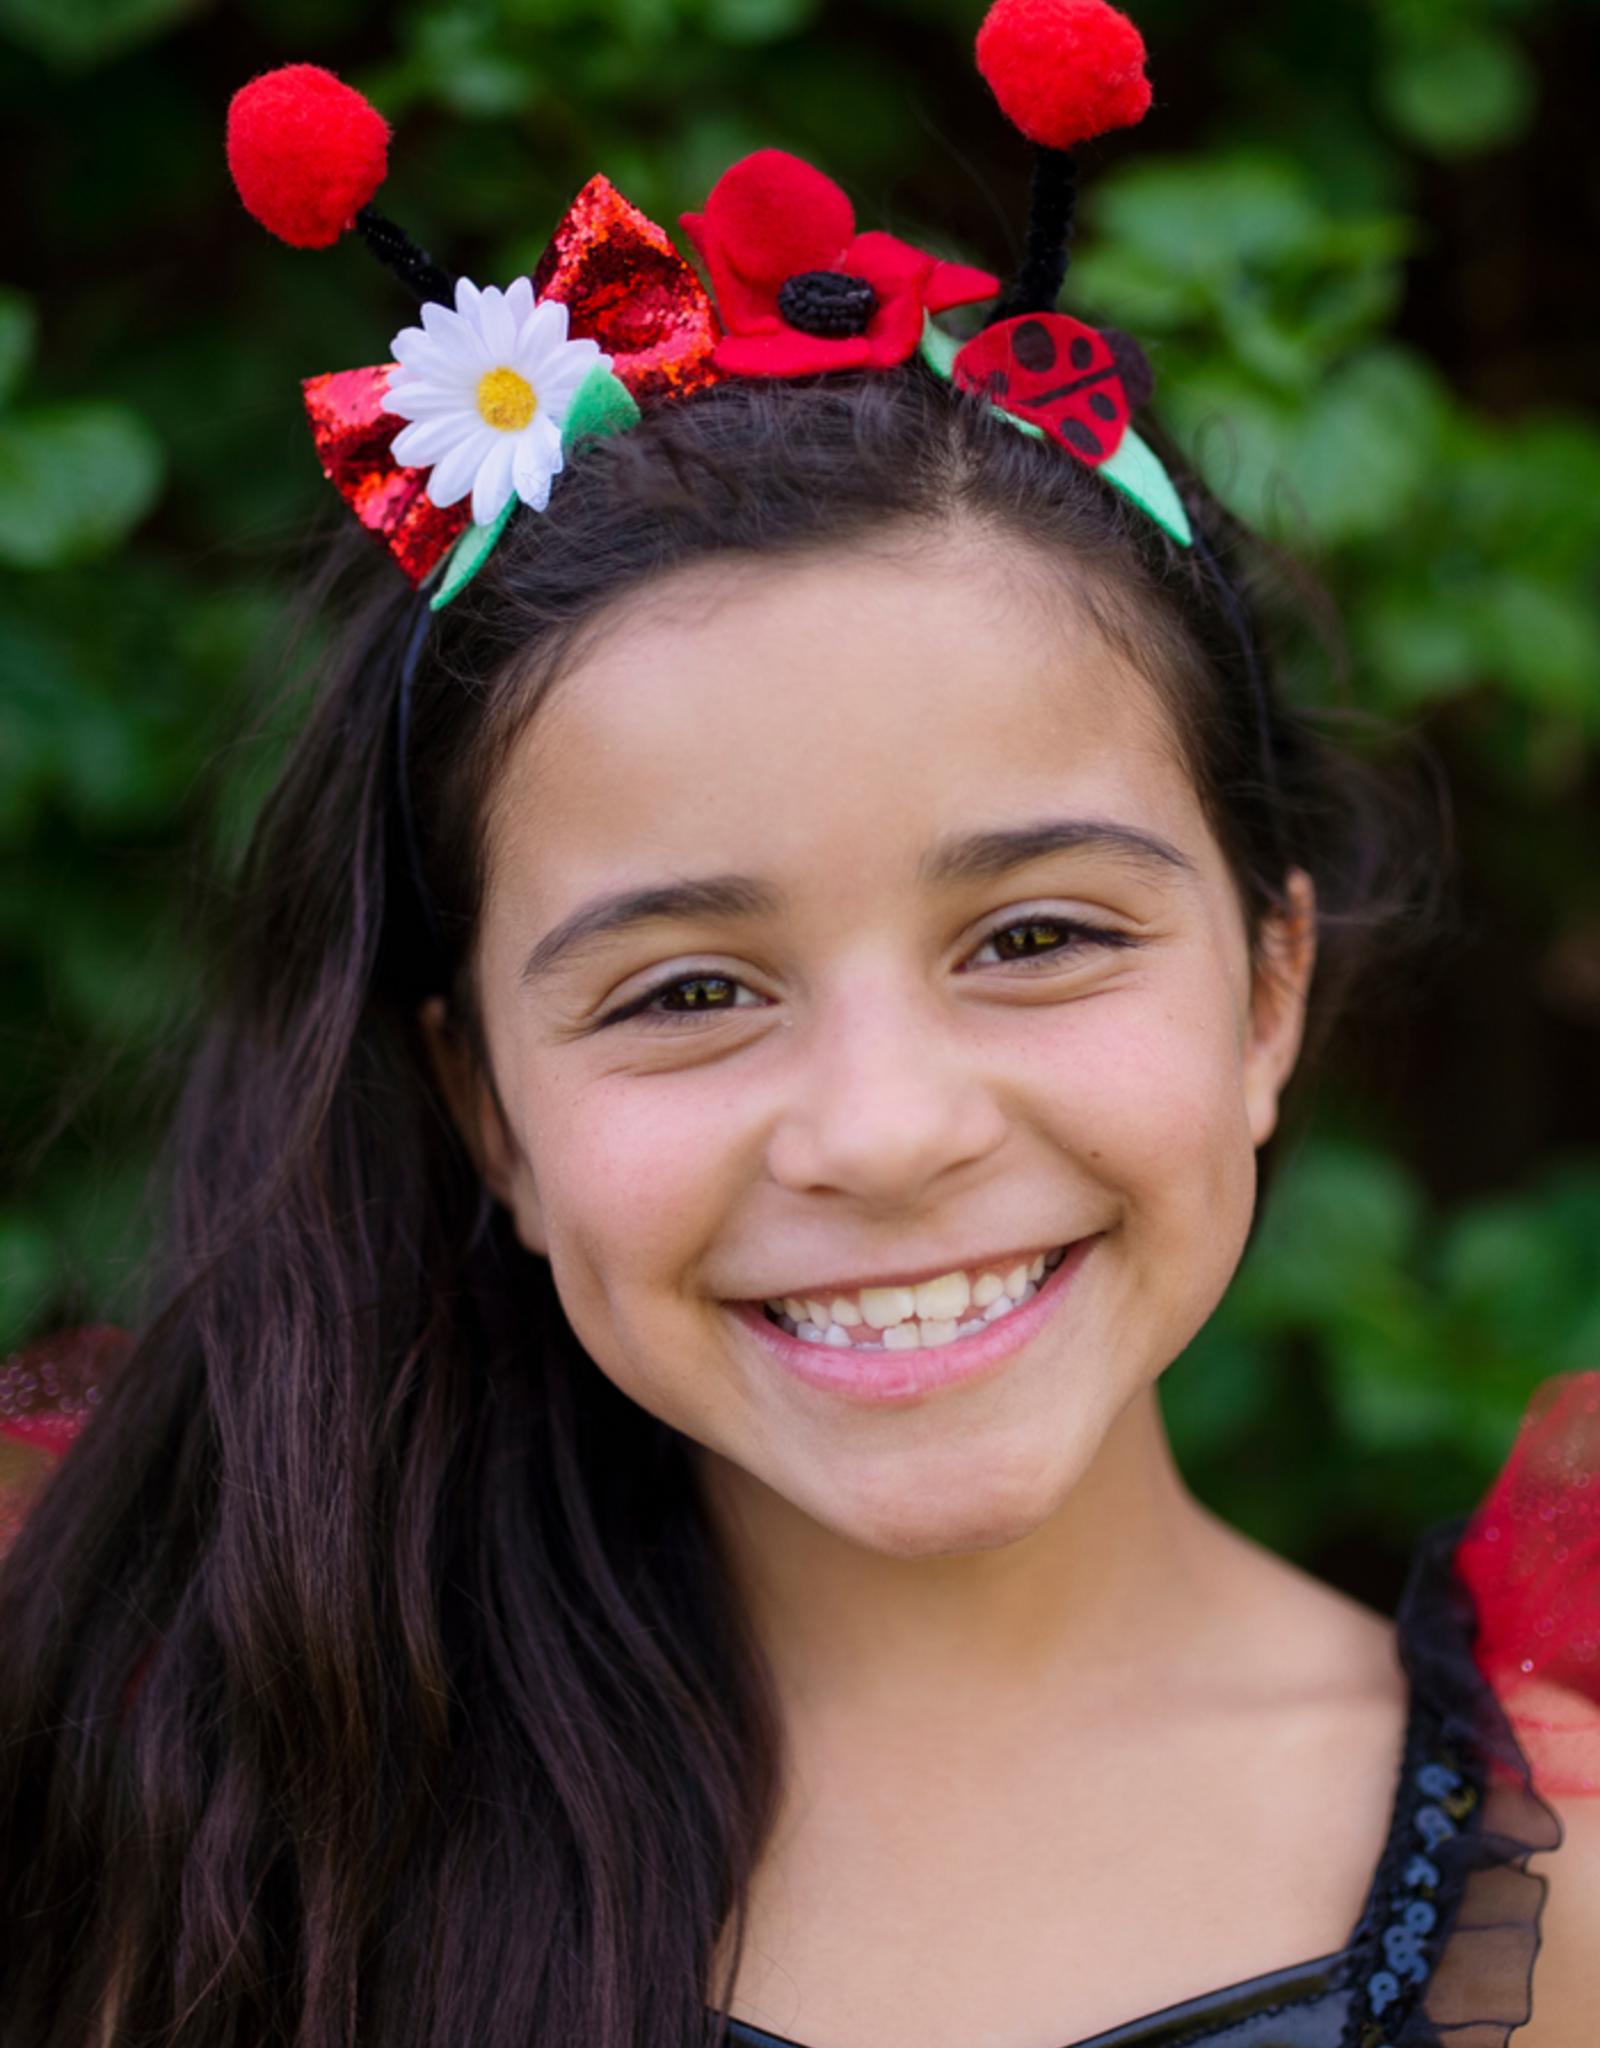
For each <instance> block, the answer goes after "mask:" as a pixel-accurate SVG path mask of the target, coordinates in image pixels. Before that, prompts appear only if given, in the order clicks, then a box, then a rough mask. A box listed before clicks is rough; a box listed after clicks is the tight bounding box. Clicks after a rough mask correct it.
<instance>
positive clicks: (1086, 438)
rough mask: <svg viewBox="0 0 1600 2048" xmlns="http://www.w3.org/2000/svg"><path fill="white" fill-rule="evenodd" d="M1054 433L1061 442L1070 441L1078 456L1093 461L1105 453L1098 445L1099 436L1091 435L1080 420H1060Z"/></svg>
mask: <svg viewBox="0 0 1600 2048" xmlns="http://www.w3.org/2000/svg"><path fill="white" fill-rule="evenodd" d="M1056 432H1057V433H1058V434H1059V435H1060V436H1061V438H1062V440H1063V441H1070V442H1071V443H1072V445H1073V447H1074V448H1076V449H1077V451H1078V453H1079V454H1080V455H1087V456H1089V457H1090V458H1091V459H1093V458H1094V457H1096V456H1099V455H1104V453H1105V452H1106V451H1105V450H1104V448H1102V447H1101V445H1100V439H1099V436H1098V435H1096V434H1094V433H1092V432H1091V431H1090V429H1089V428H1088V427H1086V426H1085V425H1084V424H1083V422H1082V420H1067V419H1064V420H1061V421H1059V422H1058V423H1057V426H1056Z"/></svg>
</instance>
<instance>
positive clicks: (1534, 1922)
mask: <svg viewBox="0 0 1600 2048" xmlns="http://www.w3.org/2000/svg"><path fill="white" fill-rule="evenodd" d="M1459 1533H1460V1531H1459V1529H1458V1528H1448V1529H1442V1530H1439V1531H1437V1532H1436V1533H1435V1534H1434V1535H1433V1536H1431V1537H1429V1538H1427V1539H1426V1540H1425V1542H1424V1543H1423V1544H1422V1546H1421V1548H1420V1550H1419V1552H1418V1555H1417V1559H1416V1563H1415V1564H1414V1566H1413V1568H1412V1574H1411V1581H1410V1584H1409V1586H1408V1588H1407V1591H1406V1596H1405V1599H1404V1601H1403V1602H1402V1605H1401V1610H1400V1619H1399V1630H1400V1652H1401V1657H1402V1659H1403V1661H1404V1664H1405V1669H1406V1674H1407V1676H1408V1678H1409V1680H1410V1684H1411V1707H1410V1714H1409V1717H1408V1725H1407V1729H1406V1739H1405V1752H1404V1756H1403V1759H1402V1763H1401V1769H1400V1783H1399V1787H1398V1790H1397V1792H1396V1795H1395V1802H1394V1810H1393V1815H1392V1818H1391V1820H1390V1825H1389V1835H1388V1840H1387V1841H1386V1842H1385V1844H1384V1849H1383V1854H1382V1856H1381V1857H1380V1859H1379V1862H1378V1868H1377V1873H1376V1875H1375V1876H1374V1878H1373V1881H1372V1889H1371V1891H1370V1892H1369V1894H1368V1896H1367V1902H1366V1905H1365V1907H1364V1908H1363V1910H1362V1914H1361V1918H1360V1920H1359V1922H1358V1923H1357V1926H1356V1929H1355V1932H1354V1933H1353V1934H1352V1935H1351V1937H1350V1940H1349V1942H1348V1943H1347V1944H1346V1946H1345V1947H1344V1948H1342V1949H1340V1950H1339V1952H1338V1953H1337V1954H1336V1955H1330V1956H1319V1957H1318V1958H1317V1959H1316V1960H1315V1961H1313V1962H1309V1963H1298V1964H1296V1965H1294V1966H1293V1967H1292V1968H1290V1969H1287V1970H1274V1971H1272V1972H1271V1973H1270V1974H1269V1975H1267V1976H1265V1977H1252V1978H1251V1979H1250V1981H1249V1982H1248V1983H1247V1984H1230V1985H1228V1986H1227V1987H1226V1988H1225V1989H1224V1990H1221V1991H1212V1992H1209V1993H1208V1994H1207V1995H1206V1996H1205V1997H1203V1998H1192V1999H1189V2000H1187V2001H1186V2002H1185V2003H1184V2004H1182V2005H1173V2006H1168V2007H1167V2008H1166V2009H1165V2010H1164V2011H1162V2012H1157V2013H1151V2014H1149V2015H1148V2016H1147V2017H1146V2018H1144V2019H1137V2020H1131V2021H1129V2022H1128V2024H1127V2025H1125V2026H1120V2027H1113V2028H1112V2029H1111V2031H1110V2032H1109V2033H1101V2034H1096V2035H1095V2036H1094V2037H1093V2039H1092V2040H1087V2041H1080V2042H1077V2043H1074V2044H1072V2048H1505V2043H1506V2039H1507V2036H1508V2035H1509V2034H1510V2032H1511V2030H1512V2029H1513V2028H1514V2027H1518V2026H1520V2025H1522V2024H1523V2023H1524V2022H1525V2021H1526V2020H1527V2018H1528V2016H1529V2013H1530V2010H1531V2005H1530V1985H1531V1979H1532V1974H1533V1962H1534V1957H1535V1955H1536V1953H1537V1951H1538V1946H1539V1909H1540V1906H1541V1905H1542V1903H1543V1900H1544V1881H1543V1879H1542V1878H1538V1877H1535V1876H1533V1875H1531V1874H1530V1872H1529V1871H1528V1869H1527V1860H1528V1857H1529V1856H1530V1855H1532V1854H1533V1853H1534V1852H1535V1851H1537V1850H1541V1849H1551V1848H1554V1847H1555V1846H1556V1843H1557V1842H1558V1840H1559V1839H1560V1830H1559V1828H1558V1826H1557V1823H1556V1820H1555V1816H1554V1815H1553V1814H1552V1813H1551V1811H1550V1809H1549V1808H1548V1807H1547V1806H1546V1805H1545V1804H1544V1803H1543V1802H1542V1801H1541V1800H1540V1799H1538V1798H1537V1797H1536V1796H1535V1794H1534V1793H1533V1792H1532V1790H1531V1789H1530V1787H1529V1782H1528V1774H1527V1769H1526V1766H1525V1764H1524V1763H1523V1759H1522V1755H1521V1752H1520V1751H1519V1750H1518V1748H1517V1744H1516V1740H1515V1738H1514V1736H1513V1735H1512V1733H1511V1730H1510V1728H1509V1726H1508V1725H1507V1722H1506V1719H1505V1716H1504V1714H1503V1713H1502V1712H1501V1710H1500V1707H1499V1704H1498V1702H1497V1701H1496V1699H1495V1696H1494V1694H1493V1693H1492V1692H1491V1691H1490V1690H1489V1687H1488V1686H1487V1684H1486V1683H1485V1682H1484V1680H1483V1678H1482V1677H1481V1676H1480V1675H1479V1672H1478V1669H1477V1666H1476V1665H1475V1664H1474V1662H1473V1659H1472V1654H1471V1646H1472V1638H1473V1629H1474V1614H1473V1605H1472V1598H1471V1595H1470V1594H1469V1593H1468V1592H1467V1590H1466V1588H1465V1587H1464V1586H1463V1585H1462V1584H1461V1582H1460V1580H1459V1579H1458V1578H1457V1577H1456V1575H1455V1572H1454V1570H1453V1569H1452V1564H1451V1559H1452V1556H1453V1554H1454V1550H1455V1544H1456V1539H1457V1537H1458V1536H1459ZM728 2038H729V2039H730V2040H731V2041H734V2042H737V2043H739V2044H740V2048H798V2044H795V2043H792V2042H787V2041H785V2040H784V2039H783V2037H782V2036H781V2035H778V2034H767V2033H763V2032H762V2031H761V2029H760V2028H759V2027H751V2026H745V2025H743V2024H740V2023H739V2022H735V2023H734V2024H733V2025H732V2026H730V2028H729V2029H728ZM861 2048H870V2043H867V2042H863V2043H862V2044H861Z"/></svg>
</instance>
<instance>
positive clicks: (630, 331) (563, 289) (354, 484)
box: [305, 178, 719, 584]
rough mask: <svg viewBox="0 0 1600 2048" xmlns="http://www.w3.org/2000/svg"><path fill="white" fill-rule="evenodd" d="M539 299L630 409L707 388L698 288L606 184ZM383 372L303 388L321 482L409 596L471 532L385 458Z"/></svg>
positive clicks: (388, 438)
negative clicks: (547, 302) (392, 564)
mask: <svg viewBox="0 0 1600 2048" xmlns="http://www.w3.org/2000/svg"><path fill="white" fill-rule="evenodd" d="M533 283H534V289H535V291H536V292H537V294H538V296H539V297H540V298H546V299H559V300H560V301H561V302H562V303H563V304H564V305H565V306H566V308H567V322H568V326H567V331H568V334H569V335H570V336H572V337H573V338H574V339H576V338H578V337H580V336H588V337H589V338H590V339H592V340H594V341H597V342H598V343H599V344H600V346H601V348H603V349H604V350H605V352H606V353H607V355H609V356H610V357H611V359H612V368H613V370H614V371H615V373H616V375H617V377H618V378H620V380H621V381H622V383H624V384H625V385H626V386H627V387H628V389H629V391H630V392H631V393H632V394H633V396H634V397H635V398H637V399H639V400H640V401H645V400H648V399H656V398H662V397H666V396H669V395H671V396H679V395H682V394H683V393H685V392H690V391H698V390H700V389H702V388H703V387H704V386H705V385H708V384H713V383H715V382H717V380H718V376H719V371H718V369H717V368H716V367H715V366H714V364H713V361H712V356H713V352H714V350H715V348H716V345H717V339H718V331H719V330H718V327H717V318H716V314H715V313H714V312H713V311H712V307H711V301H710V300H709V299H708V298H707V296H706V292H705V287H704V286H703V285H702V284H701V282H700V280H699V278H697V277H696V276H695V274H694V272H693V271H692V270H691V269H690V268H689V266H688V264H687V263H685V262H684V260H683V258H682V257H681V256H680V255H679V254H678V252H677V250H676V249H674V248H673V246H672V243H671V241H670V240H669V239H668V237H667V236H666V234H665V233H664V232H663V230H662V229H660V228H658V227H657V226H656V224H655V222H654V221H652V220H650V219H648V218H647V216H646V215H644V214H642V213H641V212H640V211H639V209H638V208H637V207H636V206H632V205H630V204H629V203H628V201H627V200H626V199H624V198H623V196H622V194H621V193H620V192H619V191H617V189H616V187H615V186H614V185H612V184H611V183H610V182H609V181H608V180H607V179H605V178H591V179H590V181H589V183H588V184H587V185H585V186H584V188H583V190H582V191H581V192H580V193H579V194H578V196H577V198H576V199H575V200H574V201H573V202H572V205H571V206H570V207H569V208H568V209H567V212H566V215H565V217H564V218H563V220H562V222H561V225H560V226H559V227H558V228H557V229H556V231H555V234H554V235H553V236H552V237H551V239H550V246H549V247H548V248H547V249H546V250H545V252H544V255H543V256H542V257H541V258H540V259H539V264H538V268H537V269H536V270H535V272H534V276H533ZM391 370H392V365H383V366H380V367H378V368H374V369H365V370H335V371H332V372H330V373H328V374H327V375H325V376H321V377H311V378H308V379H307V380H306V384H305V402H306V411H307V413H308V414H309V415H310V419H311V431H312V435H313V437H314V438H315V441H316V445H317V454H318V456H319V458H320V459H321V462H322V469H323V474H324V475H325V476H326V477H327V478H328V481H329V482H330V483H331V484H332V485H333V486H334V488H335V489H336V490H337V491H338V492H339V494H340V496H341V497H342V498H343V499H344V501H345V503H346V504H347V505H348V506H349V507H350V509H351V510H352V511H353V512H354V513H355V515H356V517H357V518H358V519H359V520H360V521H361V523H362V525H363V526H365V527H366V528H367V530H368V531H369V532H370V533H372V534H374V535H376V537H377V538H378V539H380V540H381V541H383V543H384V544H385V546H386V547H387V548H388V549H389V552H390V553H391V554H392V555H393V556H394V558H395V560H396V561H397V562H398V563H399V564H400V567H401V568H402V569H403V570H404V571H405V573H406V575H407V576H408V577H409V578H410V579H411V581H412V583H413V584H420V583H422V582H423V581H425V579H426V578H427V577H428V576H429V575H430V574H431V573H432V571H433V570H434V569H435V568H437V567H438V565H439V563H440V562H441V561H442V560H443V559H444V557H445V555H446V554H447V553H448V552H449V550H450V549H451V547H453V546H454V544H455V542H456V541H457V539H458V538H459V537H460V536H461V534H462V533H464V532H465V530H466V528H467V526H468V525H469V524H470V522H471V517H472V514H471V511H470V508H469V505H468V502H467V501H466V500H465V499H463V500H462V502H461V503H459V504H456V505H445V506H441V505H435V504H434V502H433V500H432V499H431V498H430V497H429V496H428V472H427V471H426V470H425V469H407V468H404V467H402V466H401V465H400V464H399V463H397V462H396V461H395V459H394V456H393V453H392V452H391V450H392V446H393V442H394V437H395V436H396V434H398V433H399V432H400V430H401V428H402V427H404V425H405V424H406V423H405V421H404V420H402V419H401V418H399V417H398V415H397V414H395V413H391V412H386V411H385V410H384V403H383V401H384V394H385V393H386V391H387V390H388V385H389V377H390V374H391Z"/></svg>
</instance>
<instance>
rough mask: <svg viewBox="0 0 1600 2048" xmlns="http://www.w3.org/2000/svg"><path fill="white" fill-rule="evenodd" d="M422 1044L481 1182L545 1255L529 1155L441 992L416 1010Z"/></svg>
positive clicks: (525, 1240)
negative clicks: (512, 1132) (513, 1129)
mask: <svg viewBox="0 0 1600 2048" xmlns="http://www.w3.org/2000/svg"><path fill="white" fill-rule="evenodd" d="M417 1022H418V1024H419V1025H420V1026H421V1029H422V1039H423V1043H424V1044H425V1045H426V1046H427V1048H428V1058H429V1059H430V1061H431V1062H432V1065H433V1072H434V1078H435V1079H436V1080H437V1081H438V1083H439V1089H440V1093H441V1094H442V1095H443V1096H444V1099H445V1104H446V1107H447V1108H448V1109H449V1111H450V1121H451V1122H452V1123H453V1124H454V1125H455V1127H456V1131H457V1133H458V1134H459V1136H460V1138H461V1142H462V1144H463V1145H465V1146H466V1148H467V1152H468V1155H469V1156H470V1158H471V1160H472V1163H473V1165H474V1166H475V1167H476V1168H477V1169H478V1173H479V1175H480V1176H481V1178H482V1180H483V1184H484V1186H485V1187H486V1188H487V1189H488V1190H489V1192H490V1194H491V1195H493V1196H494V1198H495V1200H496V1201H497V1202H499V1203H501V1204H502V1205H503V1206H504V1207H505V1208H507V1209H509V1210H510V1212H511V1219H512V1222H513V1223H514V1225H515V1226H516V1232H517V1236H518V1237H519V1238H520V1239H521V1240H522V1242H523V1244H525V1245H526V1246H527V1248H528V1250H529V1251H531V1252H537V1253H539V1255H540V1256H541V1257H544V1256H545V1255H546V1246H545V1242H544V1215H543V1211H542V1208H541V1206H540V1203H539V1199H538V1193H537V1190H536V1188H535V1185H534V1179H533V1170H532V1168H531V1166H530V1165H529V1163H528V1159H527V1155H526V1154H525V1152H524V1151H523V1149H522V1147H521V1146H520V1145H519V1144H518V1143H517V1141H516V1139H515V1138H514V1137H513V1136H512V1134H511V1130H510V1127H509V1125H508V1124H507V1122H506V1115H505V1111H504V1110H503V1109H502V1108H501V1106H500V1098H499V1097H498V1096H497V1095H496V1093H495V1089H494V1082H493V1080H492V1078H491V1077H490V1075H489V1073H488V1071H487V1069H486V1067H485V1065H484V1062H483V1060H482V1059H481V1058H480V1057H479V1055H478V1052H477V1049H476V1048H475V1047H474V1046H473V1045H472V1044H471V1042H470V1040H469V1037H468V1034H467V1033H466V1032H465V1031H463V1030H462V1028H461V1026H460V1025H459V1023H457V1022H456V1021H455V1019H454V1018H453V1017H452V1016H451V1014H450V1008H449V1005H448V1004H447V1003H446V1001H445V999H444V997H443V996H430V997H429V998H428V1000H427V1002H425V1003H424V1004H423V1006H422V1008H421V1009H420V1010H419V1011H418V1012H417Z"/></svg>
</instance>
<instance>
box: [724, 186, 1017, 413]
mask: <svg viewBox="0 0 1600 2048" xmlns="http://www.w3.org/2000/svg"><path fill="white" fill-rule="evenodd" d="M683 226H684V232H685V233H686V234H687V235H688V237H689V239H690V241H691V242H693V244H694V246H695V248H696V249H697V250H698V251H699V253H700V256H701V259H702V261H703V262H704V263H705V266H706V268H707V270H708V271H709V272H710V273H711V285H712V290H713V291H714V292H715V294H716V299H717V311H718V313H719V314H720V315H721V317H722V324H723V326H724V328H725V329H726V330H727V332H726V333H725V334H724V335H723V337H722V339H721V341H719V342H718V344H717V348H716V354H715V357H714V359H713V360H714V361H715V363H716V366H717V368H718V369H719V370H721V371H723V372H724V373H725V374H726V375H728V376H734V377H803V376H806V375H807V374H808V373H810V372H812V371H815V370H856V369H862V368H871V369H875V370H887V369H891V368H893V366H894V365H895V364H896V363H903V362H905V361H906V359H907V358H908V357H909V356H910V355H912V354H913V353H914V352H915V350H916V347H917V344H918V343H919V342H920V341H921V339H922V322H923V314H924V313H942V312H944V311H945V310H946V308H948V307H950V306H965V305H969V304H971V303H972V302H973V301H974V300H977V299H988V298H992V297H993V296H994V294H995V293H996V292H997V291H998V290H999V289H1000V287H999V283H998V281H997V280H996V279H995V278H992V277H990V276H988V275H987V274H986V273H985V272H983V271H981V270H970V269H968V268H967V266H966V265H965V264H961V263H943V262H941V261H940V260H939V258H938V257H937V256H930V255H929V254H928V253H927V252H926V251H925V250H922V249H914V248H912V247H911V245H910V243H909V242H902V241H898V240H897V239H896V238H895V237H894V236H893V235H885V234H878V233H868V234H864V235H858V234H857V233H856V218H855V212H854V209H853V208H852V207H851V204H850V201H849V200H848V199H847V198H846V197H845V195H844V193H843V192H841V191H840V189H839V187H838V186H837V185H836V184H834V182H833V180H832V179H831V178H825V177H824V176H823V175H822V173H821V172H820V171H818V170H813V168H812V167H811V165H810V164H807V163H802V162H801V161H800V159H799V158H798V157H794V156H790V155H788V153H787V152H786V151H784V150H781V149H760V150H757V151H756V153H755V155H754V156H747V157H745V158H744V159H743V161H742V162H740V163H736V164H735V165H734V166H733V168H732V169H731V170H729V171H726V172H724V174H723V175H722V177H721V178H719V179H718V181H717V183H716V185H715V186H714V188H713V189H712V192H711V195H710V197H709V198H708V199H707V200H706V208H705V212H704V213H686V214H684V215H683Z"/></svg>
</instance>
